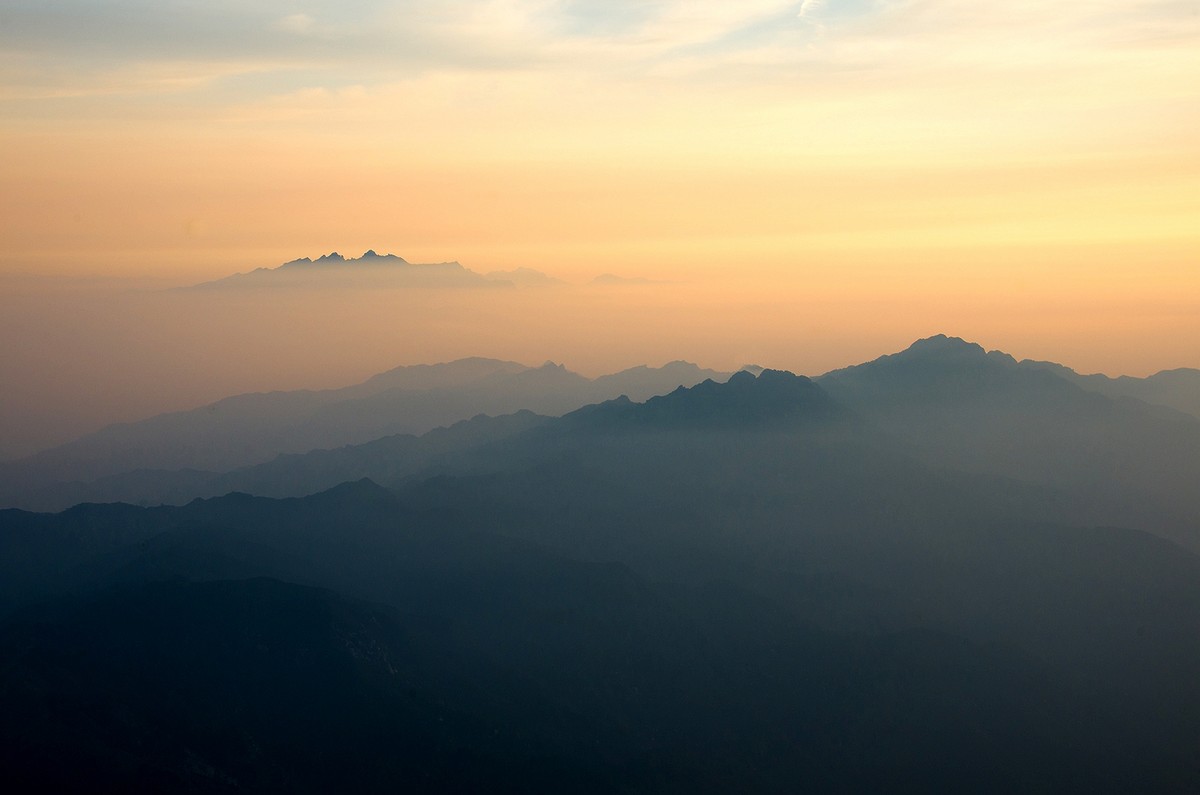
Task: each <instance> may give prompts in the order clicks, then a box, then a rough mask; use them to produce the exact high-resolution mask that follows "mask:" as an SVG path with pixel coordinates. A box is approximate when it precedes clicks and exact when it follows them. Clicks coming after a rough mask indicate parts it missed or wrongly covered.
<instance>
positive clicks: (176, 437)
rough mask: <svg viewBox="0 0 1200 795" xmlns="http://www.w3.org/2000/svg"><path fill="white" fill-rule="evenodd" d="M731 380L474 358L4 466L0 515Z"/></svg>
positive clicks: (226, 408) (283, 395)
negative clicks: (504, 417)
mask: <svg viewBox="0 0 1200 795" xmlns="http://www.w3.org/2000/svg"><path fill="white" fill-rule="evenodd" d="M727 377H728V373H719V372H716V371H713V370H706V369H702V368H700V367H698V366H696V365H694V364H690V363H688V362H681V361H680V362H671V363H669V364H667V365H664V366H663V367H644V366H642V367H634V368H630V369H627V370H623V371H621V372H618V373H613V374H611V375H605V376H600V377H598V378H594V379H591V378H585V377H584V376H581V375H579V374H578V373H574V372H571V371H570V370H567V369H566V368H565V367H563V366H562V365H555V364H552V363H549V362H547V363H546V364H545V365H543V366H541V367H527V366H525V365H521V364H517V363H515V362H507V361H499V360H494V359H480V358H473V359H461V360H458V361H454V362H449V363H446V364H438V365H415V366H411V367H397V368H395V369H392V370H389V371H387V372H384V373H380V374H378V375H376V376H373V377H371V378H369V379H367V380H366V381H364V382H362V383H360V384H355V385H352V386H348V387H344V388H341V389H329V390H321V391H310V390H300V391H294V392H269V393H254V394H245V395H237V396H234V397H230V398H226V399H224V400H221V401H218V402H216V403H213V404H210V405H208V406H202V407H200V408H197V409H192V410H190V411H183V412H173V413H169V414H162V415H159V416H156V417H151V418H149V419H146V420H142V421H140V422H135V423H126V424H119V425H113V426H110V427H108V428H104V429H102V430H100V431H98V432H95V433H92V434H89V435H87V436H84V437H82V438H80V439H78V440H76V441H74V442H69V443H67V444H65V445H61V446H59V447H56V448H53V449H50V450H46V451H43V452H41V453H37V454H34V455H32V456H28V457H26V458H23V459H20V460H18V461H15V462H8V463H5V464H0V505H9V506H25V507H32V508H39V509H47V508H54V509H60V508H64V507H69V505H70V504H73V502H75V501H80V500H75V498H74V495H76V494H83V493H87V494H90V495H92V497H93V498H103V491H96V490H94V489H93V490H91V491H88V490H87V489H86V488H82V486H84V485H85V484H89V483H93V482H95V481H97V480H101V479H105V478H112V477H115V476H120V475H123V474H126V473H130V472H145V475H144V476H145V477H146V478H151V479H152V478H154V477H157V475H155V474H154V473H155V472H161V471H171V470H187V472H186V473H185V474H184V476H183V477H190V478H191V479H192V480H193V481H195V480H197V478H203V477H206V476H209V475H213V474H217V473H221V472H226V471H229V470H232V469H236V468H240V467H245V466H250V465H254V464H259V463H262V462H266V461H269V460H271V459H272V458H274V457H275V456H278V455H288V454H295V453H304V452H308V451H310V450H315V449H324V448H337V447H341V446H344V445H353V444H363V443H366V442H369V441H373V440H375V439H379V438H381V437H385V436H391V435H397V434H423V433H426V432H428V431H430V430H432V429H434V428H438V427H442V426H446V425H450V424H452V423H455V422H458V421H460V420H465V419H470V418H471V417H474V416H476V415H479V414H488V415H501V414H508V413H512V412H516V411H521V410H526V411H533V412H536V413H539V414H545V415H558V414H562V413H564V412H567V411H571V410H573V409H576V408H578V407H580V406H583V405H586V404H588V403H595V402H598V401H603V400H608V399H610V398H615V397H617V396H619V395H626V396H629V397H631V398H633V399H635V400H644V399H646V398H648V397H651V396H653V395H656V394H660V393H663V392H667V391H670V390H671V389H674V388H675V387H677V386H681V385H686V386H691V385H693V384H696V383H699V382H700V381H703V380H705V379H708V378H715V379H718V380H722V379H725V378H727ZM69 484H75V485H69ZM193 496H195V495H193ZM84 498H85V499H86V498H88V497H84ZM64 500H66V501H67V502H64Z"/></svg>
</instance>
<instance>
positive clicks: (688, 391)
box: [567, 370, 843, 427]
mask: <svg viewBox="0 0 1200 795" xmlns="http://www.w3.org/2000/svg"><path fill="white" fill-rule="evenodd" d="M842 413H843V409H842V408H841V407H840V406H839V405H838V404H837V403H835V402H834V401H833V399H832V398H830V397H829V395H827V394H826V393H825V391H824V390H823V389H821V387H819V386H818V385H817V384H815V383H814V382H813V381H812V380H810V379H808V378H806V377H804V376H799V375H795V374H794V373H790V372H787V371H786V370H764V371H763V372H762V374H761V375H759V376H758V377H755V376H754V375H753V374H752V373H749V372H746V371H744V370H743V371H741V372H737V373H734V374H733V376H731V377H730V379H729V380H728V381H727V382H725V383H718V382H716V381H713V380H712V379H708V380H706V381H704V382H702V383H699V384H697V385H696V386H694V387H691V388H688V387H679V388H677V389H676V390H675V391H674V392H671V393H670V394H667V395H662V396H659V397H654V398H651V399H649V400H647V401H646V402H645V403H633V402H631V401H630V400H629V399H628V398H626V397H624V396H622V398H619V399H617V400H611V401H608V402H606V403H602V404H599V405H597V406H589V407H586V408H583V409H580V410H579V411H576V412H573V413H572V414H569V415H567V418H568V420H569V421H572V422H577V423H583V424H589V425H598V426H599V425H606V424H612V425H616V426H624V427H654V426H665V427H670V426H701V427H703V426H714V427H725V426H729V427H732V426H747V425H758V424H765V423H771V422H786V421H791V420H798V419H829V418H833V417H837V416H840V415H841V414H842Z"/></svg>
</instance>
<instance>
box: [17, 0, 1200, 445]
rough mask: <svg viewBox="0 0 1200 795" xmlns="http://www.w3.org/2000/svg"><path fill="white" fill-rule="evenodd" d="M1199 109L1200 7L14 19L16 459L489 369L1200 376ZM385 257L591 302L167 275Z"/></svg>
mask: <svg viewBox="0 0 1200 795" xmlns="http://www.w3.org/2000/svg"><path fill="white" fill-rule="evenodd" d="M1198 99H1200V6H1197V4H1196V3H1195V2H1190V1H1185V2H1178V1H1172V0H1132V1H1129V0H1125V1H1123V2H1116V1H1115V0H1064V2H1059V3H1055V4H1052V5H1047V4H1044V3H1034V2H1027V1H1026V0H1016V1H1015V2H1008V3H981V2H977V1H976V0H846V1H845V2H839V0H804V1H803V2H799V3H796V2H773V1H772V0H754V1H752V2H740V3H728V2H720V3H718V2H674V1H673V0H666V1H664V2H625V1H624V0H620V1H619V2H614V1H612V0H608V1H606V2H590V1H588V0H562V1H560V2H546V1H545V0H531V1H528V2H527V1H525V0H495V1H491V2H469V1H467V0H456V1H455V2H445V3H437V4H431V3H415V2H383V1H382V0H380V1H378V2H374V1H371V2H354V3H349V4H348V3H333V2H329V1H328V0H312V2H307V3H305V2H300V3H296V2H291V1H290V0H289V2H276V1H275V0H265V1H264V2H258V3H249V4H248V3H234V2H224V1H221V2H206V3H161V2H149V1H148V0H124V1H123V2H119V3H109V2H105V3H99V2H91V1H88V0H59V1H57V2H45V1H44V0H39V1H38V2H26V1H25V0H16V1H15V2H6V3H5V4H4V5H3V8H0V149H2V151H3V156H2V157H0V277H2V278H0V290H2V291H3V295H2V297H0V313H2V316H0V333H2V334H3V338H4V341H5V343H4V346H3V348H4V351H3V354H0V379H2V380H3V384H4V393H5V394H4V401H3V402H4V404H5V407H4V409H3V414H4V416H3V418H2V421H3V425H2V427H0V435H4V436H7V437H8V439H9V442H8V446H9V447H10V448H11V449H7V450H0V454H11V453H15V452H16V451H18V450H21V451H25V450H27V449H28V448H29V447H30V446H31V445H33V444H34V442H33V441H32V440H33V439H34V438H35V437H36V438H37V439H40V440H42V441H45V440H46V439H48V438H50V437H47V436H46V433H48V430H47V429H49V428H51V427H57V428H59V430H60V434H59V435H60V436H63V438H67V437H69V436H71V435H72V434H74V433H78V432H83V431H85V430H90V429H94V428H95V427H98V426H99V425H100V424H103V423H104V422H111V421H115V420H131V419H136V418H139V417H142V416H147V415H149V414H153V413H155V412H157V411H163V410H168V409H178V408H185V407H190V406H194V405H199V404H202V403H204V402H206V401H208V400H213V399H216V398H219V397H221V396H224V395H226V394H230V393H231V392H237V391H246V390H265V389H281V388H298V387H325V386H337V385H342V384H345V383H350V382H352V381H353V380H355V379H360V378H363V377H366V376H367V375H370V374H371V373H373V372H377V371H379V370H382V369H386V368H388V367H392V366H395V365H398V364H404V363H414V362H433V361H441V360H445V359H447V358H454V357H460V356H468V355H484V356H496V357H499V358H505V359H514V360H518V361H522V362H526V363H533V364H537V363H540V362H541V361H544V360H546V359H554V360H555V361H562V362H564V363H566V364H567V365H568V366H569V367H571V368H573V369H577V370H579V371H581V372H585V373H588V374H599V373H602V372H610V371H612V370H615V369H617V368H620V367H627V366H631V365H635V364H643V363H649V364H661V363H662V362H665V361H669V360H673V359H680V358H684V359H689V360H693V361H697V362H699V363H700V364H702V365H705V366H712V367H721V368H736V367H737V366H740V365H741V364H745V363H747V362H757V363H760V364H764V365H770V366H775V367H783V368H788V369H793V370H796V371H798V372H805V373H811V374H815V373H820V372H823V371H825V370H827V369H831V368H833V367H838V366H842V365H848V364H852V363H855V362H858V361H863V360H865V359H868V358H871V357H874V356H877V355H880V354H882V353H886V352H890V351H894V350H897V349H898V348H900V347H902V346H903V345H906V344H907V343H909V342H911V341H912V340H913V339H915V338H917V337H920V336H926V335H929V334H933V333H937V332H946V333H951V334H956V335H960V336H963V337H965V338H968V339H973V340H976V341H978V342H980V343H981V344H983V345H985V346H986V347H989V348H1000V349H1004V350H1006V351H1009V352H1011V353H1012V354H1013V355H1015V356H1017V357H1019V358H1024V357H1029V358H1037V359H1052V360H1055V361H1060V362H1062V363H1064V364H1067V365H1069V366H1071V367H1074V368H1076V369H1078V370H1080V371H1081V372H1097V371H1100V372H1107V373H1110V374H1117V373H1128V374H1134V375H1146V374H1149V373H1152V372H1155V371H1157V370H1161V369H1164V368H1171V367H1182V366H1196V365H1198V364H1200V223H1198V219H1200V145H1198V144H1197V141H1200V102H1198V101H1197V100H1198ZM369 248H370V249H375V250H378V251H381V252H394V253H396V254H398V255H400V256H403V257H405V258H406V259H407V260H408V261H410V262H416V263H423V262H441V261H449V260H457V261H459V262H461V263H463V264H464V265H465V266H466V267H468V268H470V269H472V270H474V271H477V272H480V273H484V272H488V271H494V270H506V269H511V268H516V267H530V268H535V269H537V270H540V271H543V272H545V273H547V274H550V275H551V276H554V277H557V278H559V279H561V280H563V281H564V282H566V284H565V285H564V286H561V287H559V288H553V289H546V290H534V291H530V290H521V291H518V293H514V294H508V293H505V294H498V293H497V294H487V295H484V294H479V295H476V294H471V295H466V294H461V295H460V294H456V295H453V296H439V295H425V294H422V295H415V296H414V295H393V294H387V295H381V294H371V295H365V294H362V293H354V292H347V293H339V294H336V295H333V294H330V295H305V296H302V297H297V296H290V297H279V296H270V295H268V294H263V293H259V294H255V295H249V296H244V297H232V298H231V297H224V298H220V299H214V298H208V299H201V298H194V297H183V296H181V295H179V294H174V293H162V292H157V291H158V290H161V289H162V288H166V287H173V286H182V285H188V284H192V283H195V282H200V281H206V280H211V279H218V278H221V277H224V276H227V275H229V274H232V273H235V272H244V271H250V270H253V269H255V268H260V267H275V266H277V265H279V264H280V263H282V262H284V261H287V260H291V259H294V258H298V257H302V256H310V257H314V258H315V257H317V256H319V255H321V254H324V253H328V252H331V251H340V252H342V253H344V254H346V255H348V256H358V255H359V254H361V253H362V252H363V251H365V250H367V249H369ZM602 273H614V274H618V275H621V276H624V277H638V278H643V279H646V280H647V282H648V283H645V284H639V285H636V286H633V285H631V286H627V287H615V288H614V287H601V286H593V285H591V284H590V282H591V280H592V279H593V277H595V276H597V275H599V274H602ZM81 279H82V280H84V281H82V282H81ZM110 279H120V280H122V281H109V280H110ZM76 384H84V385H86V386H84V387H82V388H79V387H76V386H74V385H76ZM68 385H72V386H68ZM38 428H40V429H41V430H35V429H38ZM21 438H26V441H25V442H21V441H20V439H21ZM13 440H17V441H13Z"/></svg>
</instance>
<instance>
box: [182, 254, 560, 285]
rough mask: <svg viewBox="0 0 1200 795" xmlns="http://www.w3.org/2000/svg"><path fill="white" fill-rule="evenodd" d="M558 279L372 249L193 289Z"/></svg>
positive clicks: (261, 270)
mask: <svg viewBox="0 0 1200 795" xmlns="http://www.w3.org/2000/svg"><path fill="white" fill-rule="evenodd" d="M556 283H559V282H558V280H557V279H554V278H553V277H551V276H547V275H546V274H544V273H542V272H541V271H537V270H534V269H532V268H517V269H515V270H511V271H493V272H490V273H487V274H480V273H477V272H475V271H473V270H470V269H468V268H465V267H463V266H462V265H461V264H459V263H458V262H436V263H428V264H415V263H411V262H408V261H406V260H404V259H403V258H402V257H398V256H396V255H395V254H377V253H375V251H374V250H371V249H368V250H367V251H366V252H364V253H363V255H362V256H361V257H357V258H355V257H343V256H342V255H341V254H339V253H338V252H336V251H334V252H331V253H329V254H324V255H322V256H320V257H317V258H316V259H312V258H310V257H301V258H300V259H294V260H291V261H290V262H285V263H283V264H282V265H280V266H278V267H276V268H256V269H254V270H252V271H249V272H247V273H236V274H234V275H232V276H226V277H225V278H222V279H217V280H215V281H210V282H203V283H201V284H197V285H194V286H192V287H190V288H186V289H189V290H231V289H254V288H308V289H328V288H331V287H355V288H438V289H443V288H497V287H500V288H513V287H525V286H530V285H539V286H542V285H552V284H556Z"/></svg>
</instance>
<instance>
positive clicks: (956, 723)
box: [0, 338, 1200, 793]
mask: <svg viewBox="0 0 1200 795" xmlns="http://www.w3.org/2000/svg"><path fill="white" fill-rule="evenodd" d="M522 372H523V371H522ZM1022 418H1024V420H1023V421H1024V423H1026V424H1027V425H1028V426H1029V427H1030V428H1031V429H1032V430H1030V431H1027V432H1022V430H1021V424H1022ZM941 425H945V426H946V427H947V428H948V430H947V429H940V427H941ZM1197 426H1200V421H1197V420H1196V419H1195V418H1192V417H1190V416H1188V415H1184V414H1182V413H1180V412H1176V411H1174V410H1171V409H1165V408H1161V407H1151V406H1149V405H1148V404H1146V403H1143V402H1140V401H1131V400H1129V399H1126V398H1112V397H1106V396H1104V395H1101V394H1098V393H1096V392H1089V391H1087V390H1085V389H1083V388H1082V387H1080V386H1079V385H1076V384H1074V383H1072V382H1071V381H1069V380H1067V379H1064V378H1062V377H1061V376H1059V375H1056V374H1055V373H1053V372H1050V371H1047V370H1046V369H1045V368H1038V367H1032V366H1022V365H1021V363H1016V362H1013V361H1011V360H1010V359H1008V358H1006V357H1004V356H1003V355H1002V354H989V353H986V352H985V351H983V350H982V349H981V348H978V347H977V346H973V345H970V344H969V343H965V342H963V341H961V340H955V339H950V338H932V339H930V340H925V341H922V342H919V343H917V344H916V345H914V346H913V347H912V348H910V349H908V350H906V351H904V352H901V353H899V354H896V355H895V356H892V357H885V358H883V359H880V360H877V361H875V362H871V363H867V364H865V365H862V366H860V367H857V368H850V369H848V370H843V371H837V372H835V373H830V374H828V375H826V376H823V377H821V378H818V379H809V378H806V377H804V376H799V375H794V374H791V373H787V372H783V371H776V370H763V371H761V372H758V373H757V375H756V374H755V373H752V372H749V371H741V372H738V373H735V374H733V375H732V376H730V377H729V378H728V379H726V380H724V381H723V382H719V381H717V380H715V379H710V380H704V381H701V382H699V383H697V384H695V385H692V386H680V387H678V388H675V389H673V390H671V391H668V392H666V393H665V394H661V395H657V396H654V397H649V398H647V399H644V400H633V399H630V398H620V397H618V398H615V399H613V400H609V401H605V402H601V403H596V404H591V405H588V406H584V407H581V408H578V409H576V410H574V411H570V412H567V413H566V414H564V415H563V416H561V417H545V416H538V415H535V414H534V413H532V412H517V413H514V414H512V415H509V416H504V417H476V418H474V419H472V420H470V421H468V422H465V423H460V424H458V425H455V426H452V427H451V428H448V429H442V430H437V431H432V432H429V433H426V434H424V435H422V436H419V437H415V436H408V437H403V436H401V437H392V438H385V439H379V440H376V441H375V442H372V443H369V444H367V445H365V446H351V447H346V448H343V449H340V450H336V451H322V452H313V453H310V454H307V455H300V456H290V457H285V458H280V459H277V460H276V461H273V462H270V464H269V465H271V466H277V467H280V469H278V470H275V471H274V472H273V474H272V475H271V476H272V477H274V478H275V480H274V481H273V482H274V483H275V484H276V486H277V487H279V488H281V489H286V488H287V484H288V483H295V484H297V486H296V487H297V488H299V489H301V490H303V489H309V488H313V487H316V486H318V481H319V480H320V478H327V479H333V478H337V477H342V478H343V480H344V481H346V482H341V483H340V484H339V485H335V486H333V487H332V488H328V489H325V490H321V491H318V492H317V493H312V494H308V495H307V496H291V497H287V498H282V499H277V498H270V497H263V496H250V495H249V494H244V493H231V494H225V495H222V496H216V497H211V498H207V499H197V500H193V501H191V502H188V503H187V504H185V505H178V506H160V507H136V506H133V505H123V504H82V505H77V506H75V507H72V508H71V509H69V510H67V511H64V512H60V513H55V514H50V513H29V512H25V511H19V510H5V511H0V587H2V590H0V650H2V654H0V659H4V660H5V661H6V662H5V663H4V667H3V669H2V675H0V694H2V697H3V699H4V703H5V704H6V709H5V711H4V714H3V715H2V716H0V737H2V738H3V739H4V743H3V744H2V745H3V748H4V755H5V757H4V759H3V762H4V764H5V767H6V770H7V771H9V775H10V779H11V780H14V781H18V782H31V784H30V788H36V787H38V786H42V787H43V788H48V787H50V786H58V787H67V788H71V787H74V786H77V785H79V784H80V783H82V782H84V781H89V780H91V781H95V780H100V781H108V782H116V783H117V784H123V785H126V786H129V787H132V788H143V789H144V788H160V789H161V788H164V787H165V788H171V789H182V790H194V791H207V792H232V791H234V790H242V791H244V790H247V789H250V790H269V789H290V790H295V791H308V790H311V791H325V790H328V789H330V788H343V789H344V788H349V789H354V790H357V791H376V790H383V789H394V788H395V787H397V786H403V787H405V788H408V789H418V790H425V791H435V790H436V791H447V790H463V791H467V790H478V789H480V788H485V789H496V790H513V791H516V790H521V791H562V790H563V789H571V790H581V791H597V792H613V791H618V792H681V791H689V792H695V791H700V792H724V791H729V790H731V789H736V790H739V791H751V792H791V791H796V790H797V789H801V790H804V791H813V792H862V791H870V790H888V791H900V792H926V791H971V792H1011V791H1014V790H1020V791H1039V792H1088V793H1092V792H1114V793H1115V792H1128V791H1139V792H1180V793H1183V792H1194V791H1196V789H1197V787H1198V786H1200V770H1198V769H1197V768H1196V765H1195V741H1196V738H1197V737H1200V680H1198V679H1197V677H1196V676H1195V672H1196V671H1197V670H1200V635H1197V633H1196V616H1197V615H1200V556H1198V555H1197V549H1200V545H1197V543H1196V541H1197V532H1196V531H1197V529H1200V522H1197V521H1195V517H1197V516H1200V511H1198V510H1197V501H1198V499H1200V498H1198V497H1197V495H1195V494H1192V493H1191V492H1190V491H1187V490H1186V489H1185V488H1184V487H1185V486H1186V484H1187V480H1188V478H1192V480H1191V482H1192V483H1194V482H1196V480H1195V478H1196V477H1197V476H1198V475H1200V469H1198V468H1197V457H1196V455H1195V453H1196V451H1197V450H1200V443H1198V441H1197V440H1200V436H1198V435H1196V434H1197V430H1196V429H1197ZM959 434H962V435H964V438H963V439H962V440H961V441H960V440H958V439H957V436H958V435H959ZM1189 449H1190V450H1191V451H1192V454H1191V455H1189V454H1188V453H1187V451H1188V450H1189ZM1112 457H1117V458H1116V459H1115V460H1116V461H1118V462H1119V464H1120V465H1118V466H1107V467H1106V466H1097V465H1096V462H1097V461H1101V462H1103V461H1104V460H1106V459H1109V458H1112ZM1138 457H1141V458H1143V459H1145V461H1144V462H1143V465H1142V468H1140V469H1137V468H1135V469H1129V466H1130V465H1131V464H1129V462H1132V461H1134V459H1136V458H1138ZM1048 459H1049V460H1048ZM1022 461H1023V462H1025V466H1024V467H1022V466H1020V463H1021V462H1022ZM355 467H357V469H355ZM1170 468H1180V470H1181V471H1180V474H1179V477H1178V478H1177V479H1173V480H1172V479H1168V480H1167V481H1165V482H1163V483H1162V484H1160V487H1159V488H1157V489H1151V488H1148V486H1147V483H1146V482H1145V480H1144V478H1149V477H1151V475H1152V473H1154V472H1160V473H1161V472H1165V471H1167V470H1168V469H1170ZM247 472H248V470H247ZM289 473H290V474H289ZM305 473H308V474H305ZM321 473H323V474H321ZM339 473H340V474H339ZM362 473H366V474H367V475H368V476H369V478H370V479H367V478H366V477H363V476H362ZM1073 473H1074V474H1073ZM259 474H260V475H262V476H263V477H264V478H265V477H266V474H267V473H265V472H260V473H259ZM317 474H320V477H316V475H317ZM245 476H248V475H245ZM304 477H316V479H314V480H310V481H307V482H305V481H303V478H304ZM300 484H303V485H302V486H301V485H300ZM1191 491H1194V489H1193V490H1191ZM1106 492H1107V493H1109V494H1111V495H1112V500H1111V506H1115V507H1122V506H1124V509H1125V510H1126V513H1125V514H1124V515H1122V516H1118V515H1117V514H1113V513H1109V507H1106V505H1104V504H1097V503H1096V502H1095V500H1096V499H1097V498H1098V496H1099V495H1101V494H1103V493H1106ZM1127 499H1128V500H1130V501H1131V502H1130V503H1129V504H1125V502H1124V501H1125V500H1127ZM1189 511H1191V512H1192V513H1188V512H1189ZM1164 516H1173V517H1175V518H1176V519H1178V520H1179V524H1169V523H1163V524H1161V525H1159V524H1155V522H1160V521H1164V520H1163V517H1164ZM1187 516H1191V517H1193V518H1192V519H1190V520H1189V519H1185V517H1187ZM1106 517H1107V518H1106ZM1125 518H1129V519H1130V520H1131V521H1130V522H1128V523H1127V522H1125V521H1124V519H1125ZM1138 522H1144V523H1138ZM1188 522H1191V524H1190V525H1189V524H1188ZM1122 525H1124V526H1122ZM1188 527H1190V528H1191V530H1190V532H1189V531H1187V528H1188ZM1172 539H1174V540H1172Z"/></svg>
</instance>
